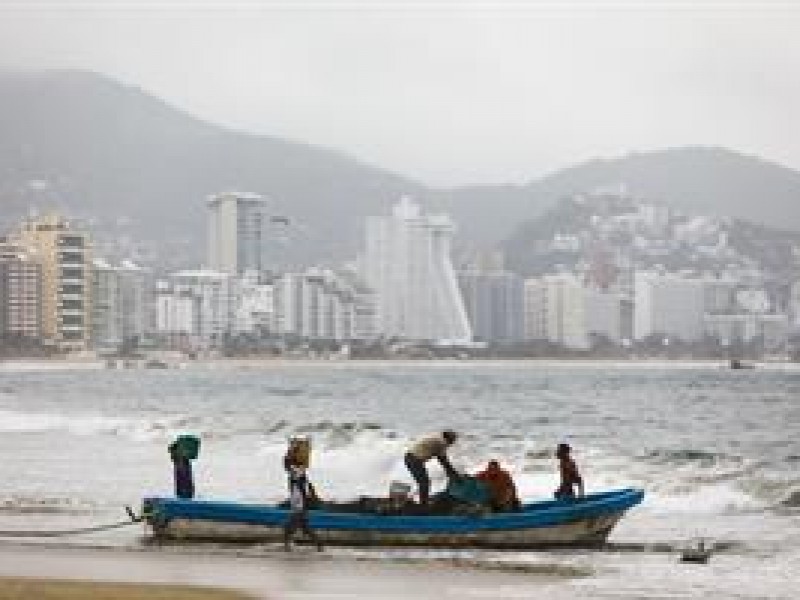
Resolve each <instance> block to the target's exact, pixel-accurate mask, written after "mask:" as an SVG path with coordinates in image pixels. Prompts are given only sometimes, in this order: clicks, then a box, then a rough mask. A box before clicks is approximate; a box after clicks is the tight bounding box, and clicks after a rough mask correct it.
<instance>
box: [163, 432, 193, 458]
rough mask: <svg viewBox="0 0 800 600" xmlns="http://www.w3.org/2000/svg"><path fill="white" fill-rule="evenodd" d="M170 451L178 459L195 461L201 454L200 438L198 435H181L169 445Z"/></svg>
mask: <svg viewBox="0 0 800 600" xmlns="http://www.w3.org/2000/svg"><path fill="white" fill-rule="evenodd" d="M169 451H170V454H174V455H175V456H177V457H178V458H185V459H188V460H195V459H196V458H197V457H198V455H199V454H200V438H199V437H197V436H196V435H179V436H178V438H177V439H176V440H175V441H174V442H172V443H171V444H170V445H169Z"/></svg>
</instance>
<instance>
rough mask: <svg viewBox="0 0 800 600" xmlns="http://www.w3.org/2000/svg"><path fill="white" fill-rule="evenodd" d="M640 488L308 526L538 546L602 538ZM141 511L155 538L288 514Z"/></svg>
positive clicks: (222, 507) (314, 518) (268, 534)
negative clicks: (481, 509)
mask: <svg viewBox="0 0 800 600" xmlns="http://www.w3.org/2000/svg"><path fill="white" fill-rule="evenodd" d="M643 498H644V492H643V491H642V490H639V489H632V488H628V489H621V490H614V491H608V492H601V493H595V494H587V495H586V496H585V497H584V498H580V499H572V500H570V499H562V500H546V501H540V502H531V503H526V504H524V505H523V506H522V508H521V510H519V511H515V512H505V513H490V514H484V515H478V514H475V515H470V516H424V515H413V516H409V515H395V516H384V515H377V514H369V513H352V512H337V511H336V510H335V509H330V510H324V509H323V510H312V511H310V512H309V519H310V523H311V526H312V527H313V528H314V529H315V530H316V531H317V534H318V535H319V536H320V538H321V539H322V541H323V542H324V543H326V544H338V545H348V546H349V545H376V546H427V547H449V548H457V547H482V548H540V547H547V546H592V545H597V544H601V543H603V542H604V541H605V540H606V538H607V537H608V534H609V533H610V532H611V530H612V529H613V527H614V526H615V525H616V524H617V522H618V521H619V520H620V518H622V516H623V515H624V514H625V512H626V511H627V510H628V509H630V508H632V507H634V506H636V505H637V504H639V503H640V502H641V501H642V499H643ZM143 515H144V519H145V522H146V523H147V525H148V527H149V528H150V529H151V531H152V533H153V535H154V536H155V537H156V538H158V539H168V540H187V541H188V540H197V541H201V540H204V541H220V542H224V541H233V542H257V541H258V542H267V541H279V540H280V539H281V536H282V527H283V524H284V523H285V522H286V520H287V517H288V511H287V509H285V508H280V507H276V506H268V505H257V504H242V503H237V502H219V501H211V500H179V499H174V498H147V499H145V500H144V505H143Z"/></svg>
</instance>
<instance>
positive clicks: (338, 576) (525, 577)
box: [0, 545, 570, 600]
mask: <svg viewBox="0 0 800 600" xmlns="http://www.w3.org/2000/svg"><path fill="white" fill-rule="evenodd" d="M0 577H12V578H43V577H45V578H52V579H57V580H72V581H84V582H85V581H94V582H113V583H117V582H126V583H135V584H159V585H189V586H198V587H208V588H218V589H224V590H236V591H239V592H241V593H244V594H246V595H247V596H246V597H252V598H255V599H269V600H312V599H314V600H320V599H323V598H325V599H338V600H343V599H349V598H353V599H355V598H370V599H374V600H400V599H401V598H415V599H420V600H422V599H431V600H433V599H436V600H442V599H444V600H446V599H449V598H452V599H455V598H458V599H459V600H464V599H465V598H493V599H497V598H530V597H531V594H532V593H537V592H540V591H542V590H543V589H546V588H547V587H548V584H555V585H559V584H560V585H563V583H564V582H565V580H567V579H569V578H570V577H569V576H565V575H564V574H558V573H554V574H542V573H515V572H498V571H485V570H480V569H475V568H470V567H469V566H464V565H461V566H458V565H448V564H424V563H396V562H395V563H387V562H382V561H373V560H369V561H363V560H361V561H360V560H357V559H355V558H349V557H341V556H330V555H326V554H322V555H318V554H317V553H316V552H315V551H313V550H311V549H305V548H304V549H299V550H298V551H296V552H293V553H291V554H285V555H284V554H283V553H282V552H279V551H276V552H275V553H274V554H272V555H269V556H259V557H252V556H233V555H220V554H209V553H201V552H196V551H195V552H186V553H184V552H175V551H164V550H133V551H131V550H115V549H93V548H80V549H79V548H67V547H41V546H33V545H30V546H29V545H19V546H16V545H2V546H0ZM0 589H2V588H0ZM209 593H210V592H209ZM220 593H222V592H220ZM6 597H9V598H16V597H15V596H2V595H1V594H0V598H6ZM34 597H37V596H28V598H34ZM95 597H102V596H86V598H95ZM174 597H175V598H183V596H174ZM217 597H219V598H220V599H221V600H222V599H223V598H225V599H226V600H227V598H230V596H228V597H226V596H208V595H207V596H197V598H198V600H201V599H202V600H205V599H206V598H208V600H211V599H212V598H217ZM56 598H58V599H59V600H60V598H61V597H59V596H55V597H54V600H55V599H56ZM66 598H69V596H67V597H66ZM120 598H125V597H123V596H120ZM130 598H137V596H130ZM148 598H159V596H148ZM170 598H173V596H170ZM185 598H187V600H188V598H191V596H186V597H185Z"/></svg>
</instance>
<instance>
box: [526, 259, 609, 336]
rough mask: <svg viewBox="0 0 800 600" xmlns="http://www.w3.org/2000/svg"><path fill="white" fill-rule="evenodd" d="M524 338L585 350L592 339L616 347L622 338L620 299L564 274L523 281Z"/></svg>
mask: <svg viewBox="0 0 800 600" xmlns="http://www.w3.org/2000/svg"><path fill="white" fill-rule="evenodd" d="M524 298H525V300H524V315H525V326H524V331H525V337H526V338H528V339H531V340H547V341H550V342H554V343H557V344H561V345H562V346H564V347H565V348H571V349H575V350H585V349H588V348H590V347H591V346H592V337H593V336H602V337H603V338H605V339H607V340H608V341H611V342H614V343H617V342H619V340H620V335H621V314H622V305H621V298H620V296H619V295H618V294H616V293H614V292H609V291H603V290H599V289H597V288H594V287H591V286H586V285H584V284H583V283H582V282H581V281H580V280H579V279H578V277H576V276H575V275H573V274H570V273H565V274H559V275H545V276H543V277H539V278H533V279H528V280H526V281H525V295H524Z"/></svg>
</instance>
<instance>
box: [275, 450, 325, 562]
mask: <svg viewBox="0 0 800 600" xmlns="http://www.w3.org/2000/svg"><path fill="white" fill-rule="evenodd" d="M286 468H287V471H288V472H289V518H288V520H287V521H286V525H284V527H283V547H284V548H285V549H286V551H287V552H288V551H290V550H291V549H292V545H291V544H292V538H293V536H294V534H295V532H297V530H298V529H300V530H302V532H303V533H305V534H306V535H307V536H308V539H310V540H311V541H312V542H314V543H315V544H316V545H317V550H319V551H320V552H322V542H321V541H320V539H319V538H318V537H317V534H316V533H314V530H313V529H311V526H310V525H309V524H308V509H309V508H310V504H311V502H312V499H313V498H314V495H315V493H314V488H313V487H312V486H311V482H310V481H309V480H308V476H307V475H306V469H305V467H303V466H300V465H292V464H287V467H286Z"/></svg>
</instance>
